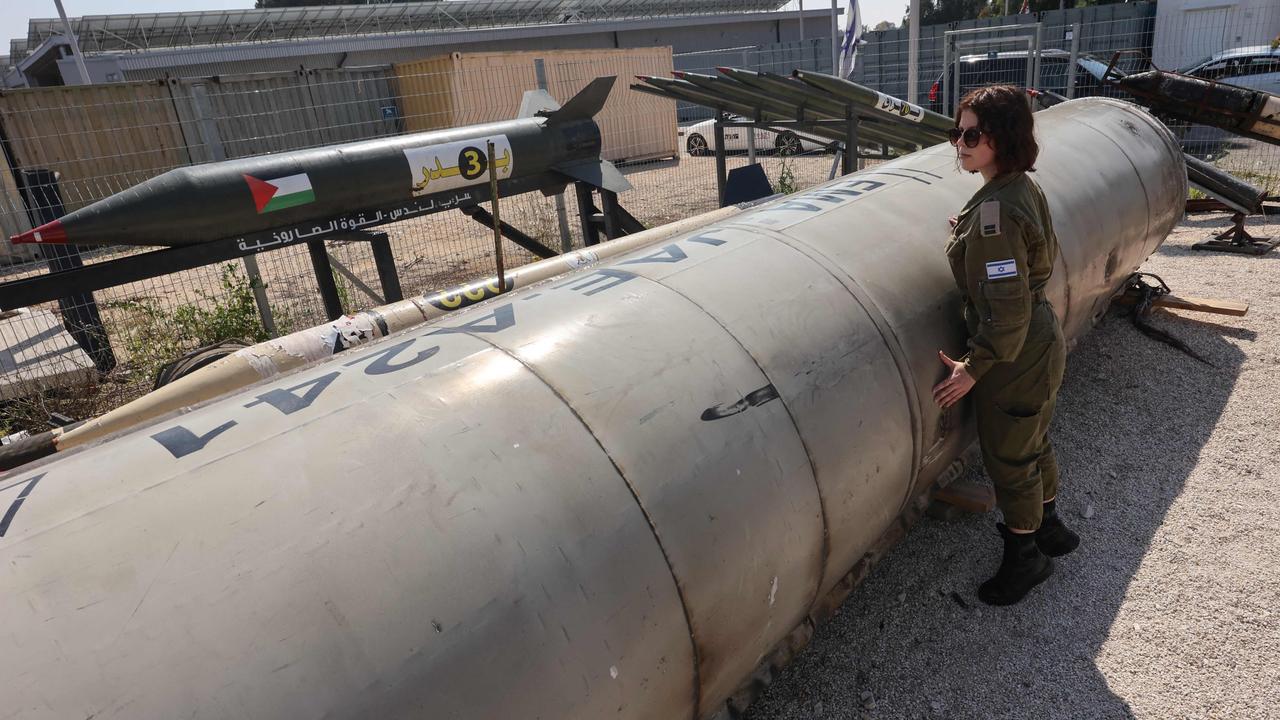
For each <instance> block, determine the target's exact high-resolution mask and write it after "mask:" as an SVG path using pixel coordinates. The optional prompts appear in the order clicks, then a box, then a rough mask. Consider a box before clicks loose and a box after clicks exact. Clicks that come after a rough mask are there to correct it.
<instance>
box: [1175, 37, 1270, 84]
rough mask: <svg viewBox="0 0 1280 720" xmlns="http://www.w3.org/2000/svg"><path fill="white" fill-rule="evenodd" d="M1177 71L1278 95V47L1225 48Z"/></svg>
mask: <svg viewBox="0 0 1280 720" xmlns="http://www.w3.org/2000/svg"><path fill="white" fill-rule="evenodd" d="M1179 72H1182V73H1184V74H1186V75H1194V76H1196V77H1201V78H1205V79H1206V80H1217V81H1218V82H1221V83H1227V84H1228V85H1238V86H1240V87H1246V88H1250V89H1252V90H1261V91H1263V92H1269V93H1271V94H1273V95H1280V47H1277V48H1274V49H1273V48H1272V47H1271V46H1269V45H1255V46H1253V47H1242V48H1236V49H1234V50H1224V51H1223V52H1220V53H1218V54H1216V55H1214V56H1212V57H1208V58H1205V59H1204V60H1201V61H1199V62H1197V63H1193V64H1191V65H1188V66H1187V67H1185V68H1183V69H1182V70H1180V71H1179Z"/></svg>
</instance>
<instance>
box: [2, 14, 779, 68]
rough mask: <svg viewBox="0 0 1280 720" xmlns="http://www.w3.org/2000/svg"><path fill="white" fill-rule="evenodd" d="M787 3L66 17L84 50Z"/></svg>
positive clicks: (32, 37)
mask: <svg viewBox="0 0 1280 720" xmlns="http://www.w3.org/2000/svg"><path fill="white" fill-rule="evenodd" d="M785 4H786V0H437V1H436V2H402V3H380V4H376V5H324V6H314V7H291V8H269V9H252V10H211V11H201V12H183V13H177V12H166V13H139V14H130V15H85V16H83V17H76V18H70V22H71V27H72V29H73V32H75V33H76V36H77V37H78V38H79V40H80V44H81V47H82V48H84V50H85V52H121V51H124V52H127V51H130V50H148V49H153V48H164V47H190V46H197V45H223V44H231V43H245V42H270V41H272V40H290V39H298V38H327V37H338V36H344V35H369V34H380V33H403V32H424V31H428V32H429V31H446V30H451V29H452V30H469V29H473V28H492V27H512V26H520V25H552V24H566V23H583V22H598V21H607V20H625V19H629V18H652V17H679V16H688V15H716V14H731V13H746V12H769V11H774V10H778V9H779V8H781V7H782V6H783V5H785ZM62 32H63V30H62V22H61V21H60V20H59V19H57V18H35V19H32V20H31V21H30V22H29V25H28V31H27V37H26V38H25V39H16V40H13V41H12V42H11V43H10V55H11V56H12V60H13V61H17V60H21V59H22V58H24V57H26V55H27V54H28V53H30V52H31V51H32V50H33V49H35V48H36V47H37V46H38V45H39V44H40V43H41V42H43V41H44V40H46V39H48V38H49V37H50V36H52V35H57V34H61V33H62Z"/></svg>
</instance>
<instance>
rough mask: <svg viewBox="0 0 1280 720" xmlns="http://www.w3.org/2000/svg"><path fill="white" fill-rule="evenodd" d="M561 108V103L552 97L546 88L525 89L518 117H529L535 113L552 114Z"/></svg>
mask: <svg viewBox="0 0 1280 720" xmlns="http://www.w3.org/2000/svg"><path fill="white" fill-rule="evenodd" d="M559 109H560V103H558V102H556V99H555V98H553V97H551V93H549V92H547V91H546V90H525V91H524V97H523V98H521V99H520V114H519V115H517V116H516V117H517V118H528V117H533V116H535V115H539V114H541V115H550V114H551V113H553V112H555V111H556V110H559Z"/></svg>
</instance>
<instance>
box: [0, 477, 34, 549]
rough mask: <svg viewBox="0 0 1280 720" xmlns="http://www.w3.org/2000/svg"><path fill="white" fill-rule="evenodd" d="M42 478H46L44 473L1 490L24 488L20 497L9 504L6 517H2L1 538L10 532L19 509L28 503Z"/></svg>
mask: <svg viewBox="0 0 1280 720" xmlns="http://www.w3.org/2000/svg"><path fill="white" fill-rule="evenodd" d="M42 477H44V473H40V474H39V475H32V476H31V477H29V478H27V479H26V480H19V481H18V482H16V483H13V484H12V485H9V486H7V487H4V488H0V490H11V489H15V488H18V487H21V488H22V489H21V490H19V491H18V497H17V498H15V499H14V501H13V502H12V503H10V504H9V509H8V510H6V511H5V513H4V517H0V537H4V534H5V533H7V532H9V525H10V524H11V523H12V522H13V518H14V516H16V515H17V514H18V508H20V507H22V503H24V502H26V500H27V496H28V495H30V494H31V491H32V490H33V489H35V486H36V483H38V482H40V478H42Z"/></svg>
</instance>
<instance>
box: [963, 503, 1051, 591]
mask: <svg viewBox="0 0 1280 720" xmlns="http://www.w3.org/2000/svg"><path fill="white" fill-rule="evenodd" d="M996 527H997V528H999V529H1000V536H1001V537H1002V538H1004V559H1003V560H1001V561H1000V569H999V570H997V571H996V576H995V577H993V578H991V579H990V580H988V581H986V582H984V583H982V585H980V586H979V587H978V599H979V600H981V601H982V602H984V603H986V604H988V605H1012V604H1014V603H1016V602H1018V601H1019V600H1021V599H1022V598H1023V597H1025V596H1026V594H1027V593H1029V592H1031V588H1033V587H1035V586H1037V585H1039V584H1040V583H1042V582H1044V580H1045V578H1047V577H1049V576H1050V575H1052V574H1053V561H1051V560H1050V559H1049V558H1048V556H1046V555H1045V554H1044V553H1042V552H1040V548H1038V547H1036V539H1035V534H1034V533H1021V534H1020V533H1015V532H1013V531H1012V530H1010V529H1009V528H1008V527H1006V526H1005V524H1004V523H997V524H996Z"/></svg>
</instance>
